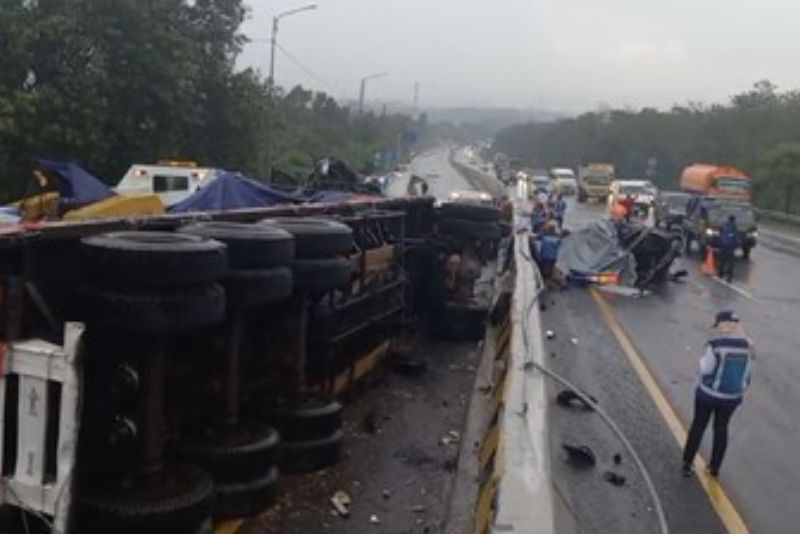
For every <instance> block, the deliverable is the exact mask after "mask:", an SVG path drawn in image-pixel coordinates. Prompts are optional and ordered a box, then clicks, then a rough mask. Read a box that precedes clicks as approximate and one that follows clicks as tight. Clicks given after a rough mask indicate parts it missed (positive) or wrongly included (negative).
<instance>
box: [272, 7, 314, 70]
mask: <svg viewBox="0 0 800 534" xmlns="http://www.w3.org/2000/svg"><path fill="white" fill-rule="evenodd" d="M312 9H317V4H308V5H306V6H303V7H298V8H297V9H290V10H289V11H284V12H283V13H281V14H279V15H276V16H274V17H272V36H271V38H270V53H269V83H270V86H273V85H275V47H276V46H277V45H278V23H279V22H280V20H281V19H282V18H283V17H288V16H289V15H295V14H297V13H302V12H303V11H311V10H312Z"/></svg>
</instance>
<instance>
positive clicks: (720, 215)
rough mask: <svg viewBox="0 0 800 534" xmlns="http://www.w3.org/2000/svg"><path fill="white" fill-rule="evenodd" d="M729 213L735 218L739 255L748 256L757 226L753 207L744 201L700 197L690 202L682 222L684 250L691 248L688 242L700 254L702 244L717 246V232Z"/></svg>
mask: <svg viewBox="0 0 800 534" xmlns="http://www.w3.org/2000/svg"><path fill="white" fill-rule="evenodd" d="M731 215H733V216H735V217H736V228H737V229H738V230H739V234H740V243H741V251H742V256H743V257H744V258H745V259H748V258H750V251H751V250H752V249H753V248H754V247H755V246H756V243H757V241H758V228H757V225H756V215H755V211H754V210H753V206H752V205H750V203H748V202H737V201H731V200H718V199H713V198H702V199H699V200H698V201H696V202H692V203H691V205H690V208H689V212H688V213H687V214H686V217H685V218H684V221H683V235H684V238H685V240H686V251H687V252H689V251H691V246H692V242H696V243H697V244H698V248H699V251H700V254H703V253H704V252H705V250H706V247H711V248H712V249H714V250H716V249H718V248H719V232H720V229H721V228H722V226H723V225H724V224H725V223H726V222H727V221H728V217H730V216H731Z"/></svg>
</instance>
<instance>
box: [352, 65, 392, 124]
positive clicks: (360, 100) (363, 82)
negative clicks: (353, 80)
mask: <svg viewBox="0 0 800 534" xmlns="http://www.w3.org/2000/svg"><path fill="white" fill-rule="evenodd" d="M388 75H389V74H388V73H386V72H378V73H376V74H370V75H369V76H365V77H363V78H361V88H360V90H359V92H358V114H359V115H363V114H364V97H365V96H366V95H365V93H366V90H367V82H368V81H370V80H374V79H376V78H383V77H384V76H388Z"/></svg>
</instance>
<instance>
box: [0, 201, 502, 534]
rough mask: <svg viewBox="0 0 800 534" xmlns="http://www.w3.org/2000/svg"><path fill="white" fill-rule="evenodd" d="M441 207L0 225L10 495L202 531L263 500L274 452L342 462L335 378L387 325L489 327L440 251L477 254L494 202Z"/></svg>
mask: <svg viewBox="0 0 800 534" xmlns="http://www.w3.org/2000/svg"><path fill="white" fill-rule="evenodd" d="M449 209H450V212H449V216H448V215H447V214H445V216H441V215H440V217H439V219H438V223H437V215H436V212H435V210H434V207H433V200H432V199H430V198H415V199H394V200H388V199H374V200H353V201H349V202H343V203H339V204H321V205H313V204H311V205H304V206H281V207H272V208H259V209H243V210H236V211H230V212H216V213H213V214H209V213H202V214H198V213H186V214H169V215H163V216H158V217H148V218H142V219H115V220H102V221H88V222H80V223H62V222H58V223H50V224H43V225H36V226H35V227H19V228H14V229H11V230H9V231H7V232H6V233H4V234H2V235H0V265H2V272H0V299H1V300H0V304H2V314H0V339H2V345H1V346H2V348H3V350H2V353H0V355H1V356H2V366H0V370H1V371H2V377H0V403H2V407H1V408H2V413H3V414H4V419H3V421H2V425H0V430H1V431H2V441H0V444H2V447H3V448H2V454H1V455H0V460H1V461H2V472H3V474H4V479H3V482H2V483H3V485H4V487H5V490H6V491H4V492H3V496H4V497H3V498H4V504H10V505H13V506H15V507H18V508H20V509H22V510H27V511H28V512H30V514H29V515H28V516H27V519H25V521H26V522H27V521H32V522H37V521H39V522H42V523H43V524H44V525H46V528H45V530H47V529H54V530H55V531H58V532H80V533H84V534H92V533H97V534H107V533H109V532H116V533H120V532H122V533H141V532H148V531H150V532H165V533H166V532H169V533H183V532H186V533H194V532H208V531H210V528H211V525H212V521H214V520H218V519H225V518H231V517H242V516H248V515H252V514H255V513H257V512H259V511H261V510H263V508H264V507H266V506H267V505H268V504H269V502H270V500H271V499H272V497H273V496H274V493H275V491H276V482H277V480H278V478H279V477H280V473H281V472H284V473H287V472H288V473H307V472H312V471H315V470H318V469H321V468H324V467H327V466H330V465H333V464H335V463H336V462H337V461H338V459H339V454H340V445H341V441H342V439H343V438H342V430H341V424H342V423H341V421H342V420H341V413H342V405H341V404H340V403H339V402H338V401H337V395H339V394H340V393H342V392H344V391H346V390H347V389H348V388H350V387H351V386H352V385H353V383H354V382H356V381H358V380H359V379H360V378H361V377H362V376H363V375H364V374H365V373H367V372H369V370H370V369H371V368H372V367H374V366H375V365H377V364H378V362H380V360H381V359H382V358H383V357H384V356H386V355H387V353H388V351H389V347H390V342H391V341H392V340H393V339H394V338H395V337H396V336H397V335H398V334H399V333H401V332H402V331H403V330H404V329H408V328H418V327H420V326H421V325H420V323H421V322H424V321H433V320H434V319H435V318H437V317H439V316H440V311H441V310H443V309H447V310H449V311H450V313H452V314H453V316H456V315H457V314H462V315H466V316H468V320H469V321H470V323H469V324H470V325H471V326H470V327H469V328H466V332H461V335H467V336H470V337H474V336H476V333H475V332H473V330H478V331H479V332H482V328H483V319H484V317H485V315H486V302H488V301H487V298H486V297H485V296H484V297H482V299H478V300H476V299H475V298H474V295H472V290H470V291H469V292H467V294H466V296H461V297H459V298H456V297H454V296H453V295H454V294H455V293H457V292H458V291H456V288H453V287H450V288H449V289H448V286H447V283H446V276H447V262H448V260H449V259H450V258H451V257H452V256H453V255H454V254H459V255H462V256H463V255H465V254H466V252H465V249H469V254H471V255H473V256H475V257H477V258H478V262H479V264H481V265H482V264H484V263H485V262H486V261H488V260H490V259H491V256H492V255H493V254H495V253H496V241H497V239H498V238H499V237H500V230H499V225H498V222H497V221H498V219H499V214H498V213H495V212H494V211H491V209H481V208H469V209H466V210H463V211H461V212H458V211H457V210H456V212H455V215H457V216H458V217H453V214H454V213H453V211H454V210H453V209H452V208H449ZM454 220H457V221H462V222H461V224H460V226H459V224H456V226H458V230H459V231H458V232H455V234H457V235H455V236H453V235H451V236H450V237H448V235H447V228H446V227H447V226H448V224H449V225H450V226H452V225H453V224H454V223H453V221H454ZM463 221H467V223H464V222H463ZM470 221H471V222H470ZM467 230H469V231H467ZM465 232H466V233H465ZM454 239H455V241H454ZM432 280H433V281H435V282H436V283H431V281H432ZM470 284H472V285H474V284H475V277H473V279H471V280H470ZM426 288H427V289H426ZM430 288H434V289H433V290H431V289H430ZM436 288H438V289H436ZM465 310H466V311H465ZM453 324H455V323H453ZM450 326H452V324H451V325H450ZM434 328H435V326H434ZM51 527H52V528H51Z"/></svg>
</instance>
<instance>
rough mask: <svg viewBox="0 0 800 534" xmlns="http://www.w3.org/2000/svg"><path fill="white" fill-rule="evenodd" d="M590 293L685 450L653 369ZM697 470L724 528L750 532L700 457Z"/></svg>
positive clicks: (675, 416) (680, 431)
mask: <svg viewBox="0 0 800 534" xmlns="http://www.w3.org/2000/svg"><path fill="white" fill-rule="evenodd" d="M590 293H591V295H592V298H593V299H594V301H595V303H596V304H597V307H598V308H599V309H600V313H601V314H602V315H603V318H604V319H605V321H606V324H608V327H609V328H610V329H611V332H612V333H613V334H614V337H615V338H617V342H618V343H619V345H620V348H622V352H624V353H625V356H626V357H627V358H628V361H630V363H631V366H632V367H633V369H634V370H635V371H636V374H637V375H638V376H639V380H641V381H642V384H643V385H644V387H645V389H646V390H647V392H648V393H649V394H650V397H651V398H652V399H653V402H654V403H655V405H656V408H657V409H658V411H659V412H660V413H661V416H662V417H663V418H664V421H665V422H666V423H667V427H668V428H669V429H670V432H672V435H673V436H674V437H675V440H676V441H677V442H678V446H680V447H683V445H684V442H685V441H686V429H685V428H684V426H683V424H682V423H681V420H680V419H679V418H678V414H677V413H676V412H675V409H674V408H673V407H672V404H670V402H669V400H667V397H666V395H665V394H664V392H663V391H662V390H661V387H659V385H658V382H656V379H655V377H654V376H653V374H652V373H651V372H650V369H649V368H648V367H647V364H646V363H645V362H644V359H643V358H642V356H641V355H640V354H639V351H638V350H637V349H636V347H635V346H634V344H633V342H632V341H631V339H630V337H628V334H627V333H626V332H625V329H624V328H623V326H622V324H621V323H620V321H619V319H618V318H617V316H616V313H615V312H614V310H613V309H612V308H611V306H610V305H609V304H608V302H606V301H605V299H604V298H603V297H602V296H601V295H600V293H598V292H597V291H596V290H594V289H592V290H590ZM694 467H695V473H696V474H697V478H698V480H699V481H700V485H701V486H702V487H703V489H704V490H705V492H706V495H708V499H709V500H710V501H711V505H712V506H713V508H714V510H715V511H716V512H717V515H718V516H719V518H720V519H721V520H722V523H723V524H724V525H725V528H726V529H727V530H728V532H733V533H736V534H745V533H747V532H749V530H748V529H747V526H746V525H745V522H744V519H742V516H741V514H740V513H739V511H738V510H737V509H736V507H735V506H734V505H733V502H731V500H730V499H729V498H728V495H727V494H726V493H725V490H723V488H722V485H721V484H720V483H719V482H718V481H717V479H716V478H714V477H712V476H711V475H709V474H708V473H706V462H705V460H704V459H703V458H702V457H701V456H700V455H699V454H698V455H697V457H696V459H695V462H694Z"/></svg>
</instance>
